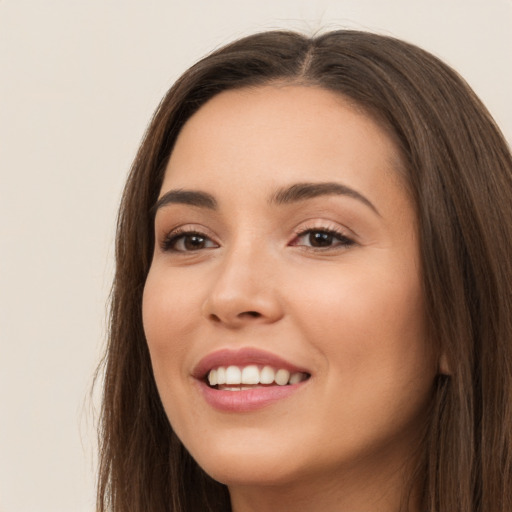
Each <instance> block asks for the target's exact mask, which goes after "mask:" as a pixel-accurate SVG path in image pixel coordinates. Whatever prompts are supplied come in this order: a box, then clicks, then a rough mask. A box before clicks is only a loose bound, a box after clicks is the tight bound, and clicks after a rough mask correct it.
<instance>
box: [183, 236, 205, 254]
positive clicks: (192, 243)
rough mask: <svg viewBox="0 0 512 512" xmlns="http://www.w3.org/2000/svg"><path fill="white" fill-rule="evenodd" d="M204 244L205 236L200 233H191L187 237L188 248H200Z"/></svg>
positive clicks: (186, 246) (186, 245)
mask: <svg viewBox="0 0 512 512" xmlns="http://www.w3.org/2000/svg"><path fill="white" fill-rule="evenodd" d="M203 245H204V237H202V236H199V235H190V236H188V237H186V238H185V248H186V249H188V250H191V251H192V250H194V249H200V248H201V247H203Z"/></svg>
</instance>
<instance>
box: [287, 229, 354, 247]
mask: <svg viewBox="0 0 512 512" xmlns="http://www.w3.org/2000/svg"><path fill="white" fill-rule="evenodd" d="M354 243H355V242H354V241H353V240H351V239H350V238H347V237H346V236H345V235H343V234H342V233H338V232H336V231H332V230H330V229H308V230H306V231H303V232H302V233H299V235H298V236H297V238H296V239H295V241H294V242H293V244H292V245H299V246H304V247H311V248H312V249H329V248H336V247H350V246H351V245H354Z"/></svg>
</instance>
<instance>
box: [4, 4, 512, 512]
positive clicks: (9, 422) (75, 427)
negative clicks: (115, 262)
mask: <svg viewBox="0 0 512 512" xmlns="http://www.w3.org/2000/svg"><path fill="white" fill-rule="evenodd" d="M281 27H288V28H296V29H300V30H304V31H306V32H309V33H311V32H313V31H315V30H317V29H319V28H321V27H327V28H334V27H355V28H361V29H371V30H376V31H379V32H383V33H386V34H391V35H395V36H398V37H401V38H404V39H407V40H409V41H411V42H414V43H416V44H419V45H420V46H423V47H425V48H426V49H428V50H430V51H432V52H434V53H435V54H437V55H439V56H441V57H442V58H444V59H445V60H446V61H448V62H449V63H451V64H452V65H453V66H454V67H455V68H456V69H458V70H459V71H460V72H461V73H462V74H463V75H464V76H465V77H466V78H467V80H468V81H469V83H470V84H471V85H472V86H473V87H474V89H475V90H476V91H477V93H478V94H479V95H480V96H481V97H482V99H483V100H484V101H485V102H486V103H487V105H488V107H489V109H490V110H491V112H492V113H493V115H494V116H495V118H496V119H497V121H498V123H499V124H500V126H501V127H502V129H503V131H504V133H505V134H506V136H507V138H508V140H509V141H512V102H511V100H510V92H511V91H512V0H478V1H477V0H388V1H384V0H331V1H329V0H247V1H243V0H215V1H214V0H209V1H207V0H202V1H201V0H188V1H187V2H185V1H176V0H174V1H172V0H159V1H158V0H154V1H142V0H140V1H130V0H124V1H121V0H83V1H75V0H47V1H43V0H32V1H25V0H0V178H1V184H0V243H1V250H0V512H71V511H78V512H81V511H92V510H93V509H94V505H93V503H94V487H93V481H94V476H93V475H94V467H95V466H94V464H95V463H94V455H93V454H94V436H95V435H94V428H93V415H92V414H91V409H92V405H91V401H89V399H88V390H89V389H90V386H91V382H92V375H93V372H94V368H95V365H96V363H97V361H98V358H99V354H100V351H101V347H102V344H103V340H104V338H105V302H106V298H107V294H108V290H109V284H110V280H111V275H112V257H113V248H112V239H113V226H114V217H115V212H116V207H117V203H118V200H119V196H120V192H121V188H122V185H123V180H124V178H125V176H126V172H127V170H128V168H129V165H130V162H131V160H132V158H133V156H134V153H135V150H136V147H137V145H138V142H139V140H140V138H141V136H142V133H143V130H144V128H145V126H146V124H147V122H148V119H149V117H150V115H151V113H152V111H153V109H154V108H155V106H156V104H157V103H158V101H159V99H160V97H161V96H162V95H163V93H164V92H165V91H166V89H167V88H168V87H169V85H170V84H171V83H172V82H173V80H174V79H176V78H177V76H178V75H179V74H180V73H181V72H182V71H183V70H184V69H185V68H187V67H188V66H189V65H191V64H192V63H193V62H194V61H195V60H196V59H197V58H199V57H200V56H202V55H203V54H204V53H206V52H207V51H209V50H211V49H213V48H214V47H216V46H219V45H221V44H223V43H225V42H227V41H229V40H231V39H233V38H235V37H238V36H241V35H244V34H246V33H250V32H254V31H258V30H262V29H265V28H281ZM93 402H94V401H93Z"/></svg>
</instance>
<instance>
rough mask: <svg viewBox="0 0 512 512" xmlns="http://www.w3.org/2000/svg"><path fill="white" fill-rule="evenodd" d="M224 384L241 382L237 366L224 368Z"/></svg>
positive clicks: (240, 372) (240, 373)
mask: <svg viewBox="0 0 512 512" xmlns="http://www.w3.org/2000/svg"><path fill="white" fill-rule="evenodd" d="M226 384H242V371H241V370H240V368H238V366H228V367H227V368H226Z"/></svg>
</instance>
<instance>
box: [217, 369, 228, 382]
mask: <svg viewBox="0 0 512 512" xmlns="http://www.w3.org/2000/svg"><path fill="white" fill-rule="evenodd" d="M217 384H219V385H222V384H226V368H224V367H222V366H220V367H219V368H217Z"/></svg>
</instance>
